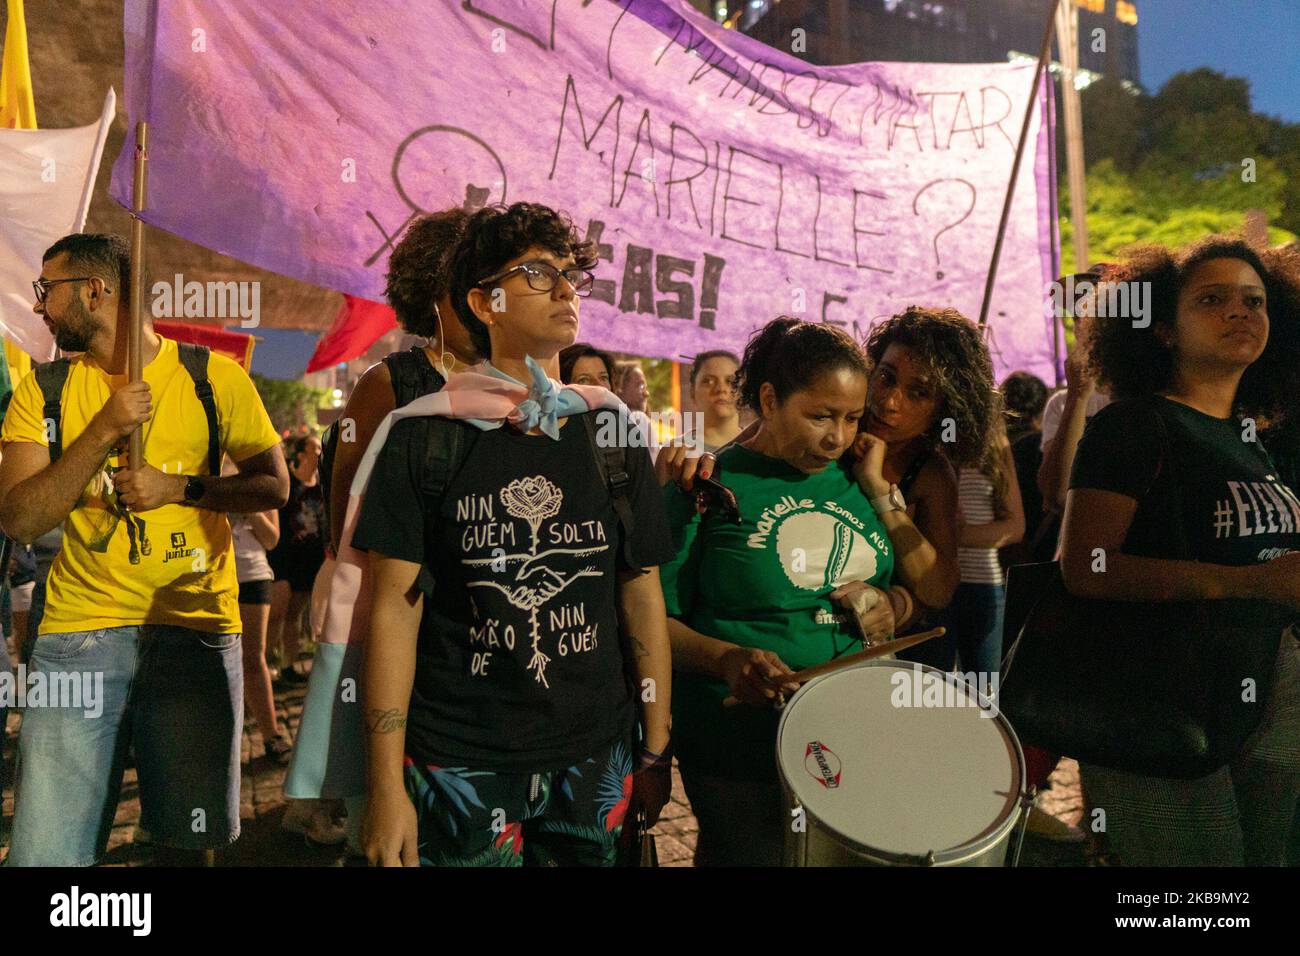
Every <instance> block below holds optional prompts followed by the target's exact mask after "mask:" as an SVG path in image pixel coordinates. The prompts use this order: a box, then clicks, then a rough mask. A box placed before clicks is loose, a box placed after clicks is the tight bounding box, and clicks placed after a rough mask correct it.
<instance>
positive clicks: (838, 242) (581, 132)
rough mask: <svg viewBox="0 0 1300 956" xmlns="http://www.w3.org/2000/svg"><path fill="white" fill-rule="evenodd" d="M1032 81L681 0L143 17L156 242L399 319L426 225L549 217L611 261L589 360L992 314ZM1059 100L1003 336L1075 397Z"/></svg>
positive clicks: (169, 5) (1024, 219) (997, 336)
mask: <svg viewBox="0 0 1300 956" xmlns="http://www.w3.org/2000/svg"><path fill="white" fill-rule="evenodd" d="M1033 73H1034V70H1033V66H1032V65H1029V66H1013V65H1008V64H924V63H861V64H856V65H853V66H844V67H835V68H822V67H815V66H811V65H809V64H807V63H805V62H803V61H801V60H799V59H796V58H795V57H793V56H790V55H788V54H785V53H782V52H781V51H779V50H775V49H772V48H770V47H767V46H764V45H762V44H760V43H758V42H756V41H754V40H752V39H751V38H749V37H746V36H744V35H741V34H738V33H736V32H733V31H730V30H726V29H723V28H721V27H719V26H717V25H716V24H713V23H712V22H710V21H709V20H707V19H706V18H704V17H703V16H701V15H699V14H698V13H696V12H695V11H694V9H693V8H691V7H690V6H688V5H687V4H686V3H685V2H684V0H594V2H591V0H586V2H584V0H547V2H543V0H465V2H463V3H459V4H452V3H438V4H412V3H409V2H408V0H373V2H371V3H367V4H364V5H354V4H350V3H348V4H345V3H342V2H334V3H318V4H279V3H266V2H265V0H222V2H220V3H216V2H210V0H167V2H166V3H158V2H156V0H127V2H126V99H127V104H128V111H129V114H130V122H129V123H128V129H133V128H134V125H135V122H136V121H137V120H142V119H143V120H148V121H149V123H150V137H151V142H150V173H149V175H150V182H149V209H148V211H147V212H146V213H145V219H146V220H147V221H148V222H149V223H151V224H153V225H156V226H160V227H162V228H164V229H167V230H170V231H172V232H174V233H177V234H178V235H181V236H183V237H185V238H187V239H190V240H192V241H194V242H197V243H200V244H201V245H204V246H207V247H209V248H212V249H216V250H218V251H220V252H223V253H226V254H229V255H231V256H234V257H235V258H238V259H241V260H244V261H246V262H249V263H252V264H254V265H257V266H260V267H262V268H265V269H269V270H271V271H273V272H278V273H282V274H284V275H288V276H292V277H294V278H298V279H302V280H304V281H306V282H311V283H314V284H317V285H321V286H325V287H327V288H331V289H337V290H339V291H342V292H346V293H350V294H352V295H356V296H361V297H363V298H367V299H381V298H382V290H383V285H384V273H385V270H386V267H387V258H388V255H389V253H390V252H391V249H392V246H393V244H394V243H395V242H396V240H397V237H398V236H399V235H400V233H401V231H402V229H403V227H404V226H405V225H406V224H407V223H409V222H410V221H411V220H412V218H413V217H415V216H418V215H420V214H421V213H424V212H429V211H434V210H437V209H442V208H446V207H448V206H460V205H468V206H470V207H473V206H478V205H482V204H484V203H494V202H513V201H517V200H521V199H526V200H531V201H536V202H543V203H546V204H548V205H551V206H554V207H556V208H559V209H563V210H565V211H566V212H568V213H569V214H570V215H571V216H572V217H573V219H574V221H575V222H576V223H577V224H578V228H579V230H580V231H581V232H582V233H584V234H585V235H586V236H587V237H589V238H591V239H594V240H596V241H597V242H598V244H599V247H600V255H601V258H602V260H603V261H602V262H601V264H600V267H599V268H598V270H597V275H598V280H599V281H598V285H597V287H596V290H595V292H594V294H593V295H592V297H591V298H590V299H588V300H587V301H586V302H585V303H584V305H583V309H582V323H583V329H582V338H584V339H586V340H589V341H592V342H595V343H597V344H599V345H601V346H603V347H605V348H610V349H616V350H620V351H627V352H634V353H637V354H640V355H648V356H654V357H665V358H678V357H680V356H682V355H691V354H694V353H695V352H698V351H702V350H704V349H711V348H731V349H735V350H739V349H740V348H742V347H743V345H744V343H745V341H746V339H747V338H748V336H749V334H750V332H751V331H752V330H753V329H754V328H756V327H758V326H760V325H762V324H763V323H764V322H766V321H767V320H769V319H771V318H773V317H774V316H776V315H779V314H788V315H795V316H799V317H802V318H806V319H809V320H811V321H817V322H834V323H837V324H840V325H842V326H843V327H845V328H846V329H847V330H848V331H850V332H851V333H853V334H855V335H856V336H858V337H859V338H861V337H864V336H865V334H866V332H867V331H868V330H869V328H870V327H871V326H872V325H873V324H875V323H877V322H879V321H880V320H881V319H883V318H886V317H888V316H890V315H892V314H894V313H895V312H898V311H899V310H901V309H902V308H903V307H905V306H908V305H911V304H914V303H915V304H920V305H929V306H953V307H956V308H958V309H960V310H961V311H962V312H963V313H965V314H966V315H968V316H971V317H972V318H974V317H977V316H978V314H979V307H980V299H981V296H982V293H983V282H984V275H985V270H986V268H987V266H988V262H989V255H990V252H991V250H992V247H993V241H994V236H995V232H996V229H997V222H998V217H999V214H1000V212H1001V205H1002V201H1003V197H1004V195H1005V191H1006V188H1007V182H1008V178H1009V176H1010V170H1011V164H1012V159H1013V156H1014V151H1015V142H1016V138H1017V136H1018V134H1019V124H1020V122H1021V117H1022V116H1023V115H1024V110H1025V106H1026V97H1029V96H1030V95H1031V91H1030V89H1029V87H1030V83H1031V82H1032V79H1033ZM1045 89H1046V87H1045V86H1044V87H1043V88H1040V90H1039V91H1038V94H1037V95H1038V96H1039V99H1040V103H1041V104H1042V105H1041V108H1040V109H1038V110H1035V112H1034V128H1033V129H1031V131H1030V132H1031V137H1030V140H1029V144H1030V145H1029V149H1030V150H1031V151H1032V155H1030V156H1027V157H1026V161H1025V162H1024V163H1023V164H1022V166H1021V175H1020V180H1019V181H1018V183H1017V186H1016V193H1015V202H1014V205H1013V207H1012V213H1011V218H1010V223H1009V226H1008V232H1007V237H1006V241H1005V246H1004V249H1003V254H1002V263H1001V266H1000V268H999V271H998V277H997V284H996V286H995V289H994V295H993V302H992V308H991V310H990V313H989V328H990V344H991V347H992V349H993V351H994V356H995V362H996V365H997V368H998V371H999V373H1004V372H1006V371H1009V370H1010V369H1013V368H1023V369H1027V370H1029V371H1031V372H1034V373H1035V374H1037V375H1039V376H1041V377H1043V378H1045V379H1047V380H1048V381H1053V380H1054V373H1053V370H1052V359H1051V324H1050V321H1049V320H1048V318H1046V317H1045V314H1044V308H1043V290H1044V284H1045V283H1046V282H1048V281H1050V280H1051V278H1052V277H1053V275H1054V274H1055V268H1054V263H1053V261H1052V259H1053V253H1052V250H1053V238H1054V229H1055V221H1056V201H1055V195H1054V192H1053V190H1052V183H1051V164H1050V150H1051V149H1052V148H1053V147H1052V138H1051V136H1050V121H1049V120H1048V114H1047V99H1046V97H1045V95H1044V90H1045ZM133 149H134V143H133V140H132V137H131V135H130V134H128V137H127V142H126V144H125V146H124V147H123V150H122V153H121V155H120V156H119V157H118V161H117V165H116V167H115V168H114V174H113V186H112V189H113V195H114V197H115V198H117V199H118V201H120V202H126V201H128V199H129V195H130V185H131V157H132V152H133ZM1031 160H1032V161H1031Z"/></svg>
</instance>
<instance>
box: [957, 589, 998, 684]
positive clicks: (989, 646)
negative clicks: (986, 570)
mask: <svg viewBox="0 0 1300 956" xmlns="http://www.w3.org/2000/svg"><path fill="white" fill-rule="evenodd" d="M1006 599H1007V589H1006V587H1005V586H1003V585H1001V584H960V585H958V586H957V593H956V594H955V595H953V599H952V604H950V605H949V606H948V613H949V616H950V619H951V621H952V626H953V630H955V631H956V632H957V654H958V656H959V657H960V658H961V670H962V671H966V672H970V671H975V672H976V673H981V674H997V673H1000V671H1001V668H1002V615H1003V612H1004V611H1005V609H1006Z"/></svg>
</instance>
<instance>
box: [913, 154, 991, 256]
mask: <svg viewBox="0 0 1300 956" xmlns="http://www.w3.org/2000/svg"><path fill="white" fill-rule="evenodd" d="M947 183H952V184H956V187H957V188H955V189H954V188H950V189H948V190H946V194H947V195H948V196H949V197H950V198H954V199H955V197H956V194H958V193H961V192H964V191H966V190H969V191H970V205H968V206H967V207H966V211H965V212H963V213H962V214H961V216H960V218H958V219H954V220H953V221H952V222H949V223H948V224H947V225H945V226H944V227H943V228H942V229H940V230H939V231H938V232H936V233H935V234H934V239H933V240H932V245H933V246H934V265H935V273H934V277H935V278H936V279H942V278H943V270H942V269H940V268H939V266H940V265H942V261H941V259H940V258H939V237H940V236H942V235H943V234H944V233H945V232H947V231H948V230H949V229H955V228H957V227H958V226H960V225H961V224H962V223H963V222H965V221H966V220H967V219H969V218H970V214H971V213H972V212H974V211H975V197H976V195H977V194H976V190H975V185H974V183H969V182H967V181H966V180H964V179H935V180H931V181H930V182H928V183H926V184H925V185H924V186H922V187H921V188H920V189H919V190H917V193H916V197H915V198H914V199H913V200H912V213H913V214H914V215H917V216H919V215H921V210H920V202H921V196H922V195H923V194H924V193H925V192H926V191H927V190H929V189H932V188H934V187H936V186H943V185H944V184H947ZM962 187H965V188H964V189H963V188H962ZM943 218H944V219H945V220H946V219H947V218H948V217H947V216H944V217H943Z"/></svg>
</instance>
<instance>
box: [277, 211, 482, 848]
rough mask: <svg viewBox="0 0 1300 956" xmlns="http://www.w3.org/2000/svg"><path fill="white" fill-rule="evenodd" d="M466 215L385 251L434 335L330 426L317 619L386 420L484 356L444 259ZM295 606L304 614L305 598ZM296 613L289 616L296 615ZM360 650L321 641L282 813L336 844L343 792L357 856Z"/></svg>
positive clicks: (395, 357) (384, 366)
mask: <svg viewBox="0 0 1300 956" xmlns="http://www.w3.org/2000/svg"><path fill="white" fill-rule="evenodd" d="M468 220H469V214H468V213H467V212H465V211H464V210H463V209H459V208H453V209H445V210H442V211H441V212H435V213H431V214H429V215H427V216H420V217H419V218H417V219H416V220H415V221H414V222H412V223H411V225H410V226H409V227H408V228H407V230H406V232H404V233H403V234H402V238H401V240H400V241H399V242H398V243H397V245H396V247H394V249H393V253H392V255H391V256H389V258H388V276H387V284H386V286H385V289H384V292H385V295H386V296H387V298H388V303H389V305H391V306H392V307H393V311H394V312H396V313H397V324H398V325H399V326H400V327H401V328H402V330H403V331H404V332H406V333H408V334H410V335H418V336H422V337H424V338H425V339H427V340H428V341H427V342H426V343H425V344H424V345H416V346H414V347H412V348H410V349H407V350H405V351H399V352H392V353H390V354H389V355H386V356H384V358H383V360H382V361H380V362H376V363H375V364H374V365H372V366H371V367H370V368H368V369H367V370H366V371H365V373H364V374H363V375H362V376H361V378H360V379H359V380H358V381H357V383H356V385H355V386H353V389H352V394H351V395H349V396H348V401H347V405H345V406H344V408H343V411H342V413H341V414H340V415H339V422H342V423H348V432H347V434H346V438H347V440H346V441H343V440H339V438H340V433H339V432H338V428H339V424H338V423H336V424H334V425H332V426H330V430H331V431H332V432H334V435H333V437H332V438H331V437H329V436H327V441H326V442H325V446H324V449H323V450H324V454H323V455H322V456H321V460H320V472H321V485H322V486H325V488H324V490H325V494H326V495H327V497H328V500H327V501H326V502H325V504H326V507H327V508H328V511H327V513H326V514H327V517H328V521H327V522H325V523H326V524H327V525H328V529H329V539H328V544H329V559H328V560H326V561H325V564H324V567H323V570H322V571H321V573H320V575H319V576H318V578H317V581H316V585H315V587H312V586H311V585H310V584H309V585H308V587H310V588H311V590H312V592H313V593H312V598H313V600H312V607H313V611H312V614H313V617H316V612H317V609H318V608H319V607H321V606H322V605H324V604H325V603H326V602H327V600H328V594H329V592H330V589H331V586H332V582H333V580H334V572H335V570H336V568H337V562H336V561H335V560H334V556H336V555H337V554H338V551H339V546H340V543H341V538H342V534H343V519H344V516H345V515H346V513H347V505H348V489H349V488H351V486H352V479H353V477H354V476H355V475H356V473H357V468H358V467H359V466H360V464H361V458H362V456H363V455H364V454H365V451H366V449H367V448H368V447H369V446H370V440H371V439H372V438H373V437H374V434H375V430H376V429H377V428H379V423H380V422H382V421H383V420H384V418H385V417H387V415H388V414H389V413H390V412H392V411H393V409H394V408H401V407H403V406H405V405H407V404H409V403H410V402H412V401H414V400H415V399H417V398H419V397H420V396H421V395H427V394H429V393H431V392H436V391H438V390H439V389H441V388H442V386H443V385H444V384H446V381H447V378H448V376H450V375H451V374H452V373H453V372H455V371H458V370H459V369H461V368H463V367H466V366H468V365H472V364H473V363H474V362H476V361H478V353H477V352H476V351H475V349H474V345H473V343H471V342H470V340H469V333H467V332H466V331H465V327H464V326H463V325H462V324H461V322H460V319H459V318H458V317H457V315H456V310H455V309H453V308H452V306H451V296H450V292H451V281H450V276H449V274H448V269H447V259H448V257H449V256H450V255H451V253H452V252H453V251H455V248H456V243H458V242H459V241H460V239H461V236H462V235H463V234H464V232H465V223H466V222H467V221H468ZM292 610H293V609H291V611H292ZM296 610H297V612H298V614H301V611H302V605H299V606H298V607H297V609H296ZM296 619H297V618H295V617H294V616H293V615H292V614H290V620H296ZM272 633H274V632H272ZM358 650H359V647H357V646H354V647H352V648H351V649H349V646H348V645H347V644H336V643H331V642H328V641H323V640H318V642H317V644H316V654H315V658H314V659H313V662H312V669H311V680H310V684H309V686H308V688H307V698H306V701H305V702H304V704H303V712H302V720H301V722H300V724H299V729H298V745H297V748H296V749H295V751H294V755H293V762H292V764H291V765H290V767H289V773H288V775H287V776H286V778H285V794H286V795H287V796H288V797H290V803H289V809H288V810H287V811H286V813H285V817H284V822H285V826H286V828H288V829H291V830H294V831H296V832H301V833H303V835H304V836H306V837H307V839H308V840H309V841H313V842H317V843H335V842H338V840H339V839H341V838H342V836H343V830H342V829H341V828H340V827H339V826H338V825H337V824H336V823H335V822H334V817H335V815H336V814H335V813H334V809H333V808H332V807H330V806H328V805H327V804H326V803H325V802H324V801H322V800H320V798H322V797H325V798H331V799H332V798H343V799H345V800H346V801H347V803H348V813H347V821H348V823H347V840H348V845H349V849H350V850H351V851H352V852H353V853H354V854H357V855H359V854H360V853H361V852H362V851H361V838H360V833H361V817H362V815H363V813H364V807H363V801H362V797H363V795H364V792H365V780H364V775H363V767H362V766H361V764H362V760H361V756H360V750H361V743H362V741H361V740H360V736H361V729H360V722H359V721H357V722H355V723H353V724H349V723H348V722H347V721H343V720H339V719H337V718H336V715H335V708H334V702H335V701H337V700H339V699H340V695H341V694H342V693H343V690H344V688H345V687H346V683H345V682H347V681H352V682H354V683H355V681H356V680H357V677H358V674H357V668H358V662H359V659H360V654H359V653H357V652H358ZM288 673H290V674H292V673H293V672H292V671H291V670H290V671H288ZM342 755H347V756H342Z"/></svg>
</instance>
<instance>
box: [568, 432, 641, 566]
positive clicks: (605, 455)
mask: <svg viewBox="0 0 1300 956" xmlns="http://www.w3.org/2000/svg"><path fill="white" fill-rule="evenodd" d="M596 414H597V415H600V414H608V415H616V414H618V413H617V412H613V411H610V410H608V409H606V410H604V411H601V412H597V413H596ZM578 417H579V418H581V419H582V424H583V428H584V430H585V431H586V433H587V441H588V442H589V443H590V445H591V451H592V454H593V456H594V457H595V459H596V471H597V472H598V473H599V474H600V480H601V481H602V482H603V483H604V485H605V488H606V490H607V491H609V501H610V504H611V505H613V506H614V515H615V517H617V518H618V527H619V536H620V537H621V538H622V539H623V563H624V564H625V565H627V567H628V568H636V567H637V563H636V559H635V556H634V555H633V554H632V529H633V527H635V525H636V518H635V517H634V515H633V513H632V503H631V501H629V500H628V489H629V488H631V486H632V476H631V475H629V474H628V473H627V449H626V448H625V447H624V446H623V443H622V442H615V443H614V444H613V445H612V446H611V447H609V448H602V447H601V446H600V442H598V441H597V440H596V415H592V414H586V415H580V416H578ZM627 425H628V428H629V429H631V428H634V427H636V426H635V424H633V423H631V422H628V423H627ZM624 433H625V432H622V431H620V432H618V434H624Z"/></svg>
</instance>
